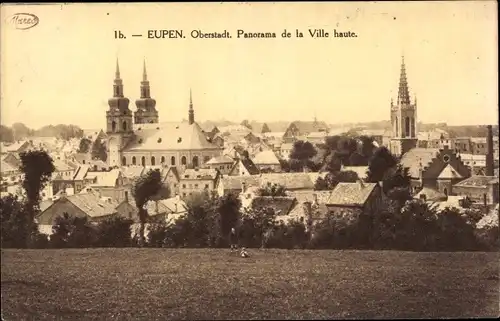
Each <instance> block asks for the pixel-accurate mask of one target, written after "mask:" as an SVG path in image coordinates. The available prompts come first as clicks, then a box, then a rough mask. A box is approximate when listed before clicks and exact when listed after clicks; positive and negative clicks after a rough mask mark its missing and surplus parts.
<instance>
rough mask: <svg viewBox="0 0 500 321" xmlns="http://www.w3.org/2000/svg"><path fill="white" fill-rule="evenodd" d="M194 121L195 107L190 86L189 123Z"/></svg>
mask: <svg viewBox="0 0 500 321" xmlns="http://www.w3.org/2000/svg"><path fill="white" fill-rule="evenodd" d="M193 123H194V109H193V95H192V92H191V88H189V124H190V125H191V124H193Z"/></svg>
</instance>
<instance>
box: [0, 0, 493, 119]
mask: <svg viewBox="0 0 500 321" xmlns="http://www.w3.org/2000/svg"><path fill="white" fill-rule="evenodd" d="M17 12H26V13H31V14H34V15H36V16H38V17H39V24H38V25H37V26H35V27H33V28H31V29H27V30H16V29H15V28H13V25H12V24H11V23H10V21H11V20H10V17H11V16H12V15H13V14H14V13H17ZM1 13H2V28H1V36H2V37H1V46H0V48H1V49H0V50H1V72H2V75H1V98H2V100H1V123H2V124H5V125H11V124H12V123H14V122H24V123H25V124H27V125H28V126H30V127H35V128H38V127H41V126H43V125H47V124H58V123H65V124H76V125H79V126H82V127H83V128H100V127H103V126H104V124H105V111H106V109H107V108H108V106H107V99H108V98H109V97H111V96H112V93H113V91H112V84H113V78H114V71H115V61H116V58H117V57H118V58H119V62H120V69H121V75H122V79H123V82H124V85H125V95H126V96H127V97H128V98H129V99H130V100H131V104H130V108H131V109H133V110H135V108H136V107H135V99H137V98H138V97H139V93H140V91H139V85H140V81H141V78H142V77H141V74H142V63H143V58H144V57H145V58H146V63H147V68H148V76H149V80H150V82H151V94H152V96H153V97H154V98H155V99H156V100H157V109H158V111H159V113H160V121H178V120H181V119H183V118H187V115H188V114H187V111H188V103H189V89H190V88H192V91H193V100H194V107H195V113H196V118H197V120H207V119H212V120H217V119H228V120H234V121H241V120H242V119H252V120H262V121H277V120H286V121H292V120H298V119H301V120H312V119H313V118H314V116H315V115H316V117H317V118H318V119H320V120H325V121H327V122H330V123H339V122H363V121H376V120H384V119H389V104H390V100H391V98H392V97H394V98H395V97H396V95H397V87H398V81H399V71H400V64H401V55H402V54H404V55H405V61H406V67H407V75H408V82H409V86H410V92H411V96H412V97H413V96H414V95H417V97H418V118H419V121H423V122H447V123H448V124H453V125H459V124H485V123H492V122H497V119H498V90H497V89H498V77H497V76H498V67H497V59H498V58H497V52H498V51H497V44H498V38H497V9H496V2H494V1H491V2H488V1H476V2H426V3H424V2H418V3H395V2H394V3H393V2H382V3H361V2H360V3H356V2H348V3H318V4H314V3H277V4H273V3H252V4H237V3H227V4H218V3H207V4H192V3H191V4H69V5H36V6H33V5H32V6H20V5H18V6H2V11H1ZM285 28H286V29H287V30H289V31H291V32H292V33H294V31H295V29H300V30H301V31H303V32H304V38H290V39H283V38H281V36H280V35H281V33H282V32H283V30H284V29H285ZM309 28H324V29H326V30H327V31H329V32H330V33H331V32H332V30H333V29H337V30H340V31H353V32H355V33H357V34H358V37H357V38H350V39H338V38H326V39H312V38H310V37H309V36H308V34H307V30H308V29H309ZM149 29H182V30H184V33H185V34H186V35H187V37H186V38H185V39H147V38H145V37H142V38H132V37H131V34H132V33H138V34H144V35H146V34H147V30H149ZM194 29H196V30H198V29H199V30H203V31H205V32H211V31H221V32H222V31H224V30H227V31H229V32H230V33H231V34H232V36H233V38H232V39H191V38H190V36H189V34H190V32H191V30H194ZM237 29H242V30H245V31H248V32H275V33H276V35H277V37H278V38H276V39H238V38H236V30H237ZM114 30H121V31H123V33H124V34H125V35H130V36H129V37H128V38H127V39H122V40H115V39H114Z"/></svg>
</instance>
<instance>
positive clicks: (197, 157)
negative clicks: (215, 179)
mask: <svg viewBox="0 0 500 321" xmlns="http://www.w3.org/2000/svg"><path fill="white" fill-rule="evenodd" d="M113 92H114V94H113V97H112V98H110V99H109V100H108V105H109V110H108V111H106V120H107V122H106V124H107V125H106V134H107V152H108V164H109V165H110V166H112V167H114V166H127V165H141V166H155V165H161V164H163V165H169V166H179V167H181V168H182V167H184V168H189V167H193V168H198V167H200V166H202V165H203V164H204V163H206V162H208V161H209V160H210V159H211V158H212V157H216V156H220V155H222V148H221V147H219V146H218V145H216V144H214V143H212V142H211V141H209V139H208V138H207V135H206V134H205V133H204V132H203V130H202V129H201V127H200V126H199V125H198V124H197V123H196V122H195V120H194V108H193V100H192V95H191V92H190V99H189V117H188V121H185V122H169V123H160V122H159V116H158V111H157V110H156V101H155V100H154V99H153V98H151V92H150V85H149V81H148V79H147V72H146V64H144V70H143V80H142V82H141V86H140V92H141V98H140V99H138V100H137V101H136V105H137V111H136V112H135V114H134V115H132V114H133V113H132V111H131V110H130V109H129V103H130V100H129V99H128V98H126V97H125V95H124V92H123V82H122V79H121V78H120V68H119V65H118V61H117V62H116V73H115V80H114V85H113Z"/></svg>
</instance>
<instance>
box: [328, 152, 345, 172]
mask: <svg viewBox="0 0 500 321" xmlns="http://www.w3.org/2000/svg"><path fill="white" fill-rule="evenodd" d="M339 155H340V154H339V153H338V152H335V151H333V152H331V153H330V154H328V156H327V157H326V158H325V169H326V170H327V171H328V172H330V173H337V172H339V171H340V170H341V169H342V160H341V158H340V156H339Z"/></svg>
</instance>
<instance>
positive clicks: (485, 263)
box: [1, 249, 500, 320]
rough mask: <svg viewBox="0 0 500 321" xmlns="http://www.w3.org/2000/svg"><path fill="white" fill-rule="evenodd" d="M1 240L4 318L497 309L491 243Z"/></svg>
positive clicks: (443, 313)
mask: <svg viewBox="0 0 500 321" xmlns="http://www.w3.org/2000/svg"><path fill="white" fill-rule="evenodd" d="M250 254H251V257H250V258H247V259H243V258H239V257H236V256H231V255H229V251H228V250H208V249H202V250H188V249H84V250H2V269H1V293H2V315H3V319H4V320H28V319H29V320H55V319H57V320H61V319H63V320H66V319H67V320H70V319H79V320H91V319H93V320H127V319H128V320H132V319H133V320H167V319H259V318H264V319H269V318H273V319H277V318H285V319H298V318H301V319H303V318H309V319H310V318H317V319H327V318H415V317H417V318H420V317H421V318H429V317H434V318H439V317H479V316H482V317H494V316H498V315H499V305H500V304H499V301H500V300H499V280H498V273H499V271H498V268H499V254H498V253H412V252H384V251H378V252H371V251H286V250H263V251H260V250H251V251H250Z"/></svg>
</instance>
